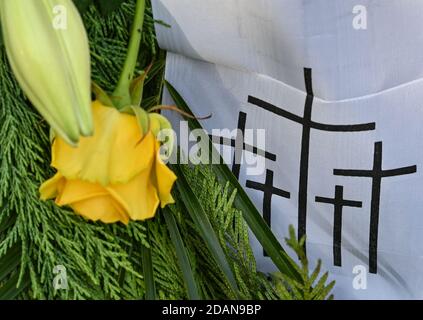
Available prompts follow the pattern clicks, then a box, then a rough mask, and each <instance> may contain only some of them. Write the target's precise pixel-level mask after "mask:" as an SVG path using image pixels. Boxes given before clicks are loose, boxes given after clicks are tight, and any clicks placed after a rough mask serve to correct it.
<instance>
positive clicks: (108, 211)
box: [70, 196, 129, 224]
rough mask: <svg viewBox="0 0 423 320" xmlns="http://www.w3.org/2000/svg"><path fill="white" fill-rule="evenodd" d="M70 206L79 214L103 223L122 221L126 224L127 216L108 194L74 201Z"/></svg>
mask: <svg viewBox="0 0 423 320" xmlns="http://www.w3.org/2000/svg"><path fill="white" fill-rule="evenodd" d="M70 207H71V208H72V209H73V210H74V211H75V212H77V213H79V214H80V215H82V216H84V217H85V218H88V219H90V220H93V221H98V220H100V221H102V222H104V223H115V222H119V221H120V222H122V223H124V224H128V222H129V217H128V216H127V215H126V214H125V212H124V210H123V208H121V207H120V205H119V204H118V203H117V202H116V201H115V200H114V199H113V198H112V197H110V196H101V197H94V198H90V199H86V200H82V201H79V202H75V203H73V204H71V205H70Z"/></svg>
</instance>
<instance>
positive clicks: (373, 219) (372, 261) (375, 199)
mask: <svg viewBox="0 0 423 320" xmlns="http://www.w3.org/2000/svg"><path fill="white" fill-rule="evenodd" d="M416 172H417V166H409V167H403V168H398V169H392V170H383V169H382V142H381V141H380V142H376V143H375V149H374V156H373V168H372V169H371V170H344V169H334V170H333V174H334V175H336V176H347V177H362V178H371V179H372V199H371V207H370V236H369V272H370V273H377V241H378V230H379V205H380V188H381V184H382V179H383V178H388V177H395V176H401V175H406V174H412V173H416Z"/></svg>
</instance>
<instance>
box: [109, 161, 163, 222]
mask: <svg viewBox="0 0 423 320" xmlns="http://www.w3.org/2000/svg"><path fill="white" fill-rule="evenodd" d="M152 167H153V164H151V166H150V168H149V169H148V170H144V171H143V172H142V173H140V174H139V175H138V176H136V177H135V178H134V179H132V180H131V181H130V182H128V183H125V184H117V185H113V186H110V187H107V190H108V191H109V192H110V194H111V195H112V196H113V197H114V198H115V199H116V201H118V202H119V203H120V204H121V205H122V206H123V207H124V208H125V210H126V211H127V212H128V215H129V216H130V217H131V219H132V220H146V219H150V218H153V217H154V215H155V214H156V211H157V207H158V206H159V202H160V201H159V197H158V195H157V190H156V188H155V187H154V185H153V183H152V181H151V169H152Z"/></svg>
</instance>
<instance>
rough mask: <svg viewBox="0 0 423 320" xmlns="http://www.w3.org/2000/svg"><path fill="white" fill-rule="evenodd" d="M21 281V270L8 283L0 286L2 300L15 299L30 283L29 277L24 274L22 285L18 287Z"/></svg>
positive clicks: (0, 298)
mask: <svg viewBox="0 0 423 320" xmlns="http://www.w3.org/2000/svg"><path fill="white" fill-rule="evenodd" d="M18 281H19V272H16V273H15V274H14V275H13V276H12V277H11V278H10V279H9V280H8V281H7V282H6V283H4V284H3V285H1V286H0V300H13V299H16V298H17V297H18V296H19V294H20V293H21V292H22V290H24V289H25V288H26V287H27V286H28V285H29V277H28V276H26V275H25V276H24V277H23V279H22V280H21V283H20V286H19V287H17V284H18Z"/></svg>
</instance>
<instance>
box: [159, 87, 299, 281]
mask: <svg viewBox="0 0 423 320" xmlns="http://www.w3.org/2000/svg"><path fill="white" fill-rule="evenodd" d="M165 84H166V87H167V89H168V91H169V93H170V95H171V97H172V99H173V100H174V102H175V104H176V105H177V107H178V108H180V109H181V110H183V111H185V112H188V113H192V112H191V110H190V108H189V107H188V105H187V103H186V102H185V101H184V99H183V98H182V97H181V96H180V94H179V93H178V92H177V91H176V89H175V88H174V87H173V86H172V85H171V84H170V83H169V82H167V81H166V83H165ZM187 121H188V124H189V127H190V129H191V130H194V129H202V126H201V125H200V123H199V122H198V121H197V120H196V119H187ZM209 143H210V148H209V150H210V154H211V156H212V157H215V156H216V154H218V153H217V151H216V150H215V148H214V146H213V144H212V141H211V140H210V141H209ZM218 157H219V158H220V159H219V162H218V163H220V164H216V165H212V169H213V172H214V173H215V174H216V176H217V177H218V178H219V179H220V180H221V181H229V182H230V183H231V185H232V186H233V187H235V188H236V189H237V196H236V198H235V202H234V204H235V207H236V208H238V209H239V210H241V211H242V212H243V215H244V218H245V220H246V222H247V224H248V226H249V227H250V229H251V231H252V232H253V233H254V235H255V236H256V238H257V240H258V241H259V242H260V243H261V245H262V246H263V248H264V250H265V251H266V252H267V254H268V255H269V257H270V258H271V259H272V261H273V262H274V264H275V265H276V267H277V268H278V269H279V271H280V272H281V273H283V274H285V275H287V276H288V277H291V278H293V279H296V280H298V281H301V277H300V275H299V274H298V272H297V271H296V270H295V268H294V266H293V265H292V263H293V262H292V259H290V258H289V256H288V255H287V254H286V252H285V251H284V249H283V247H282V245H281V244H280V243H279V241H278V240H277V239H276V237H275V235H274V234H273V232H272V231H271V230H270V228H269V226H268V225H267V224H266V222H265V221H264V219H263V217H262V216H261V215H260V213H259V212H258V211H257V208H256V207H255V206H254V204H253V203H252V201H251V199H250V198H249V197H248V195H247V194H246V192H245V190H244V189H243V188H242V186H241V185H240V184H239V181H238V180H237V179H236V177H235V176H234V175H233V173H232V172H231V170H230V169H229V168H228V166H227V165H226V164H225V163H224V161H223V159H222V158H221V157H220V155H219V156H218ZM213 163H216V162H214V161H213Z"/></svg>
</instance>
